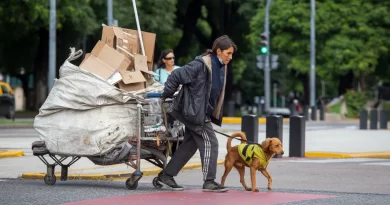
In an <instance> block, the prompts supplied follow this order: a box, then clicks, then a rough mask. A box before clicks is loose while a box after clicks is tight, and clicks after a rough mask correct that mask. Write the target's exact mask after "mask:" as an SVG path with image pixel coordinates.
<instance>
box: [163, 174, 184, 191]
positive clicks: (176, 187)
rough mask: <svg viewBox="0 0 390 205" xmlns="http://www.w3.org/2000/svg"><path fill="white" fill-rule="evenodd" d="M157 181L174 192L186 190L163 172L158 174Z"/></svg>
mask: <svg viewBox="0 0 390 205" xmlns="http://www.w3.org/2000/svg"><path fill="white" fill-rule="evenodd" d="M157 179H158V181H159V182H161V183H163V184H165V185H167V186H169V187H171V188H172V190H173V191H183V190H184V188H183V187H182V186H179V185H177V184H176V181H175V180H174V179H173V177H171V176H168V175H166V174H163V173H162V172H160V173H159V174H158V176H157Z"/></svg>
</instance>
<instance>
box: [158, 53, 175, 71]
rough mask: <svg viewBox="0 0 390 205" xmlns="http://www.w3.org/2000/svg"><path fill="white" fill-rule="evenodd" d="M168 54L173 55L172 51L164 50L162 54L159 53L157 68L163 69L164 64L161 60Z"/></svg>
mask: <svg viewBox="0 0 390 205" xmlns="http://www.w3.org/2000/svg"><path fill="white" fill-rule="evenodd" d="M169 53H174V52H173V50H172V49H166V50H164V51H163V52H161V55H160V58H159V59H158V63H157V66H158V68H165V63H164V61H163V60H162V59H163V58H165V57H166V56H167V55H168V54H169Z"/></svg>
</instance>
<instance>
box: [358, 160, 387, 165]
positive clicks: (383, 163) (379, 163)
mask: <svg viewBox="0 0 390 205" xmlns="http://www.w3.org/2000/svg"><path fill="white" fill-rule="evenodd" d="M361 165H370V166H371V165H377V166H390V161H389V162H372V163H361Z"/></svg>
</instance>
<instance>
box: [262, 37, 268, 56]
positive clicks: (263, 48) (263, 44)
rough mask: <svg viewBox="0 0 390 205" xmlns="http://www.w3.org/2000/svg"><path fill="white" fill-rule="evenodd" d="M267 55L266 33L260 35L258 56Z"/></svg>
mask: <svg viewBox="0 0 390 205" xmlns="http://www.w3.org/2000/svg"><path fill="white" fill-rule="evenodd" d="M267 53H268V40H267V35H266V33H265V32H264V33H262V34H261V42H260V54H262V55H265V54H267Z"/></svg>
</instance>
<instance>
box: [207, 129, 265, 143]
mask: <svg viewBox="0 0 390 205" xmlns="http://www.w3.org/2000/svg"><path fill="white" fill-rule="evenodd" d="M214 132H216V133H218V134H221V135H223V136H225V137H228V138H233V139H235V140H239V141H241V142H246V143H248V144H255V145H259V146H260V147H261V144H259V143H255V142H251V141H248V140H243V139H238V138H234V137H232V136H230V135H227V134H225V133H222V132H218V131H217V130H214Z"/></svg>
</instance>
